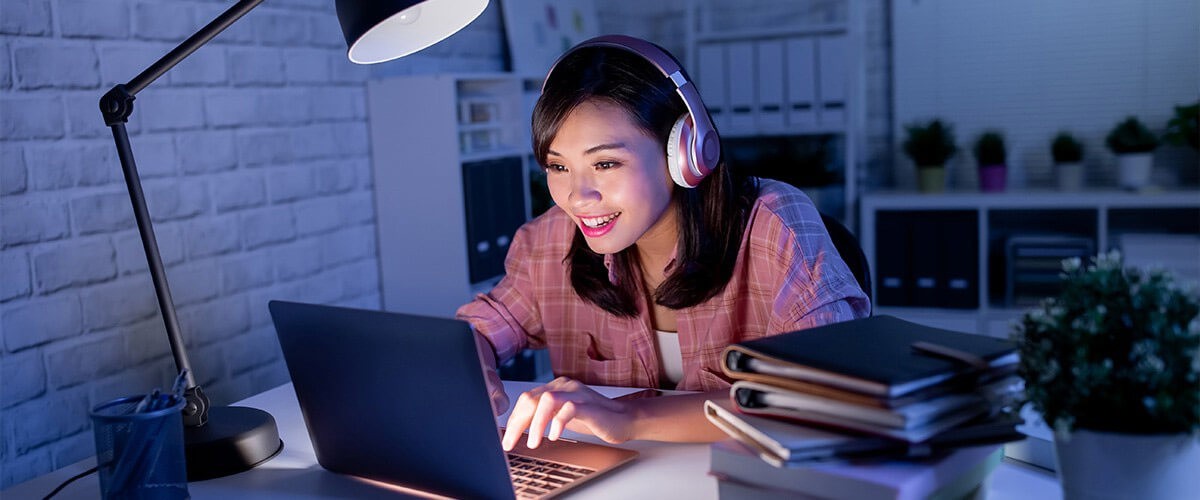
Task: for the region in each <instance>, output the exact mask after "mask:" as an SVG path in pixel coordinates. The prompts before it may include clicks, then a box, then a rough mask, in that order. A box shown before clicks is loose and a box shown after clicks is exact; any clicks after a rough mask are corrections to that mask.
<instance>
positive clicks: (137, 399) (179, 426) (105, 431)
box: [91, 394, 188, 499]
mask: <svg viewBox="0 0 1200 500" xmlns="http://www.w3.org/2000/svg"><path fill="white" fill-rule="evenodd" d="M143 399H147V398H144V397H143V396H132V397H126V398H120V399H115V400H112V401H109V402H107V403H104V404H101V405H99V406H96V407H95V408H93V409H92V412H91V418H92V427H93V431H94V432H95V436H96V466H97V468H98V474H99V476H100V496H101V497H102V498H105V499H177V498H188V488H187V463H186V461H185V459H184V448H183V417H182V415H181V413H180V411H181V410H182V409H183V405H184V399H183V398H180V397H177V396H175V395H173V394H156V395H155V396H154V400H152V401H148V402H149V405H148V407H149V408H151V410H149V411H140V412H139V411H136V410H137V409H138V404H139V403H141V402H142V401H143Z"/></svg>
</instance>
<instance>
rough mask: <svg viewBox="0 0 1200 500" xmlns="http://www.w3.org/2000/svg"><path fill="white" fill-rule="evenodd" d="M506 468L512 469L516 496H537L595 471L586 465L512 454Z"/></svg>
mask: <svg viewBox="0 0 1200 500" xmlns="http://www.w3.org/2000/svg"><path fill="white" fill-rule="evenodd" d="M508 468H509V470H511V471H512V481H513V489H514V490H515V491H516V493H517V498H537V497H540V496H542V495H546V494H548V493H550V492H552V491H554V490H557V489H559V488H562V487H563V486H566V485H568V484H571V482H573V481H575V480H576V479H579V478H582V477H584V476H587V475H588V474H591V473H593V472H596V471H595V470H593V469H588V468H586V467H573V466H570V465H566V464H560V463H558V462H551V461H548V460H541V459H538V458H531V457H526V456H521V455H513V454H509V455H508Z"/></svg>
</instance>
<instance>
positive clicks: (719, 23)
mask: <svg viewBox="0 0 1200 500" xmlns="http://www.w3.org/2000/svg"><path fill="white" fill-rule="evenodd" d="M862 8H863V6H862V5H861V3H860V2H851V1H847V0H805V1H781V2H777V5H773V8H762V9H745V8H744V7H741V6H739V5H734V4H730V3H728V2H720V1H712V0H702V1H697V2H691V3H689V6H688V9H687V20H686V26H687V28H686V38H687V54H688V69H689V72H690V73H691V74H692V76H693V77H694V78H695V80H696V87H697V89H698V90H699V91H700V93H701V96H702V97H703V99H704V103H705V105H706V106H707V107H708V109H709V112H710V114H711V115H712V117H713V121H714V124H715V125H716V127H717V129H718V131H719V132H720V133H721V136H722V138H723V139H724V140H725V141H724V142H726V143H727V147H726V150H727V154H726V161H727V162H729V161H735V159H734V158H731V155H732V153H733V152H734V151H735V150H737V149H738V145H739V144H745V148H744V149H743V150H746V151H752V150H753V148H754V147H755V145H754V143H753V142H752V141H751V140H750V139H751V138H760V137H773V138H794V137H810V138H811V136H818V135H828V136H832V137H834V138H836V139H837V140H836V141H833V145H832V146H831V147H830V149H831V151H828V152H829V153H830V156H831V157H832V161H829V162H828V164H827V165H825V167H826V168H830V169H831V170H832V173H833V174H834V175H835V176H836V177H839V178H840V179H839V182H837V183H835V184H832V185H829V186H822V187H815V188H811V187H803V188H802V189H804V190H805V192H806V193H808V194H809V196H810V197H812V198H813V201H814V202H816V203H817V206H818V208H819V209H820V210H821V211H823V212H826V213H829V214H830V215H833V216H835V217H837V218H839V219H841V220H842V221H843V223H845V224H846V225H847V226H848V227H855V217H856V214H855V210H854V209H855V207H856V206H857V200H856V192H857V189H858V182H859V179H858V173H857V168H856V165H857V162H858V152H859V151H861V150H862V145H861V139H860V137H859V136H860V134H859V131H861V130H863V124H864V122H865V115H864V113H863V109H864V107H863V105H862V103H863V102H864V93H863V92H864V90H863V87H864V86H863V84H862V81H863V79H864V76H863V71H864V70H863V65H862V64H861V63H860V54H861V53H862V52H863V50H862V48H861V47H862V46H863V36H862V33H861V31H862V26H863V22H862V15H863V14H862V12H861V9H862ZM780 16H782V17H783V18H786V22H781V17H780ZM780 26H786V27H782V28H781V27H780ZM773 144H779V143H778V142H774V143H773ZM766 147H767V148H771V147H773V146H771V145H768V146H766ZM751 154H752V155H753V153H751ZM773 154H774V153H766V154H764V155H762V156H761V158H763V159H762V160H751V161H761V162H763V163H771V160H769V158H770V157H771V155H773ZM788 167H789V166H784V167H783V168H788ZM790 167H792V168H799V167H798V166H795V165H791V166H790ZM765 168H768V169H776V168H779V167H778V166H775V165H771V166H768V167H765ZM758 169H759V167H754V170H755V173H756V174H757V175H764V174H763V173H762V172H760V171H759V170H758ZM838 170H840V171H838ZM775 172H776V174H777V175H778V176H779V178H781V179H783V180H785V181H789V182H791V180H792V179H797V178H799V180H800V181H805V180H807V181H809V182H811V179H803V177H804V176H805V175H807V174H798V173H788V172H778V171H775ZM776 174H766V175H767V176H772V177H776V176H777V175H776ZM793 183H795V182H793Z"/></svg>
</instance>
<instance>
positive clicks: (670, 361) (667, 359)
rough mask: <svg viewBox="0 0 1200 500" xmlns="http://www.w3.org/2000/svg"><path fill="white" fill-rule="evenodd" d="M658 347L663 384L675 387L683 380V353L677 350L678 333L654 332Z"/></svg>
mask: <svg viewBox="0 0 1200 500" xmlns="http://www.w3.org/2000/svg"><path fill="white" fill-rule="evenodd" d="M654 343H655V344H657V345H658V362H659V364H660V365H661V366H662V370H663V377H664V378H665V380H664V381H665V382H666V383H665V384H664V385H669V386H671V387H675V386H676V385H677V384H679V381H680V380H683V352H682V351H680V350H679V333H677V332H664V331H662V330H655V331H654Z"/></svg>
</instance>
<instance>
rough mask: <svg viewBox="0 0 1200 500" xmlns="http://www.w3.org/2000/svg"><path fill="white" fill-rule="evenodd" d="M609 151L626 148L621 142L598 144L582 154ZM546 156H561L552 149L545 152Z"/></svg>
mask: <svg viewBox="0 0 1200 500" xmlns="http://www.w3.org/2000/svg"><path fill="white" fill-rule="evenodd" d="M609 149H627V148H626V147H625V143H623V142H613V143H609V144H600V145H598V146H592V147H590V148H587V149H586V150H584V152H583V154H585V155H590V154H593V153H598V152H600V151H606V150H609ZM546 154H550V155H555V156H562V153H559V152H557V151H555V150H553V149H549V150H546Z"/></svg>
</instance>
